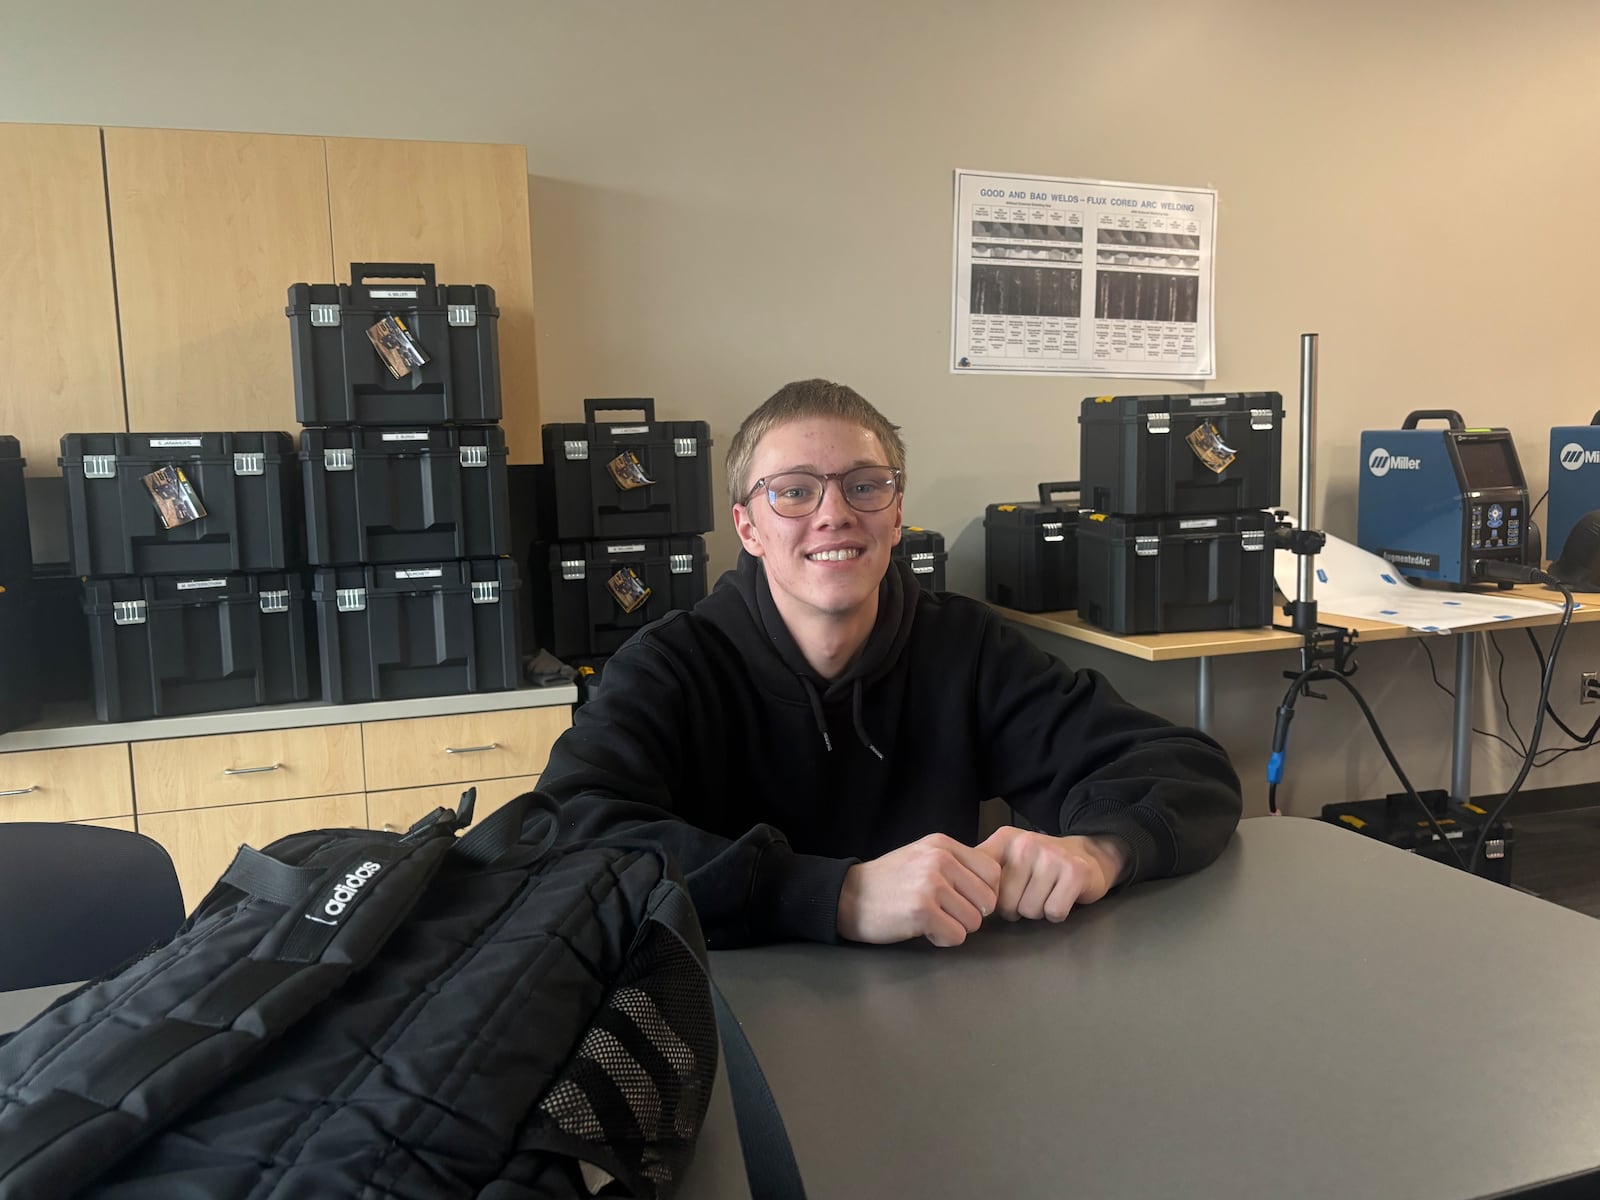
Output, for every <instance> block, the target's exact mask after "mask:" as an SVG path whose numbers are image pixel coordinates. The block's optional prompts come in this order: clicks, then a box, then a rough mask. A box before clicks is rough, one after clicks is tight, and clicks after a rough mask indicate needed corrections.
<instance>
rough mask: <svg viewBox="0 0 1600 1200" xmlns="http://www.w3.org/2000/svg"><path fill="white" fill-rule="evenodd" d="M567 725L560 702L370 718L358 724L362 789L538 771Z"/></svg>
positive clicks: (569, 718)
mask: <svg viewBox="0 0 1600 1200" xmlns="http://www.w3.org/2000/svg"><path fill="white" fill-rule="evenodd" d="M571 723H572V714H571V711H570V710H569V709H568V708H567V707H566V706H565V705H561V706H559V707H553V708H518V709H505V710H503V711H500V712H485V713H468V714H463V715H461V716H449V717H421V718H418V719H416V720H411V721H369V722H368V723H367V724H365V725H364V726H362V737H363V739H364V741H365V743H366V763H367V790H368V791H369V792H377V791H387V790H389V789H392V788H409V787H421V786H424V785H426V784H436V783H466V782H469V781H473V780H480V779H504V778H509V777H511V776H514V775H537V774H538V773H539V772H540V771H543V770H544V764H545V761H546V760H547V759H548V758H549V757H550V747H551V746H552V745H554V744H555V740H556V738H558V737H560V736H561V731H562V730H564V729H565V728H566V727H567V726H568V725H570V724H571Z"/></svg>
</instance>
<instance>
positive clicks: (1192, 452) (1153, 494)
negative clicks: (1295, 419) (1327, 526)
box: [1078, 392, 1283, 517]
mask: <svg viewBox="0 0 1600 1200" xmlns="http://www.w3.org/2000/svg"><path fill="white" fill-rule="evenodd" d="M1078 423H1079V426H1080V439H1079V458H1078V463H1079V471H1080V472H1081V473H1082V475H1083V501H1084V507H1085V508H1090V509H1093V510H1094V511H1095V512H1101V513H1109V514H1114V515H1117V516H1135V517H1142V516H1170V515H1176V514H1185V513H1221V512H1245V511H1254V510H1259V509H1264V508H1271V507H1272V506H1273V505H1275V504H1277V503H1278V492H1279V489H1280V487H1281V482H1282V473H1283V466H1282V457H1283V397H1282V396H1281V395H1279V394H1278V393H1277V392H1227V393H1221V394H1216V395H1205V396H1089V397H1086V398H1085V399H1084V401H1083V406H1082V411H1081V412H1080V413H1079V416H1078ZM1218 468H1219V469H1218Z"/></svg>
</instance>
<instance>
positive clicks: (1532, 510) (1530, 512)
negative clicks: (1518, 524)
mask: <svg viewBox="0 0 1600 1200" xmlns="http://www.w3.org/2000/svg"><path fill="white" fill-rule="evenodd" d="M1549 494H1550V489H1549V488H1545V490H1544V495H1543V496H1540V497H1539V498H1538V499H1537V500H1535V501H1534V502H1533V507H1532V508H1530V509H1529V510H1528V520H1529V521H1532V520H1533V518H1534V515H1535V514H1536V513H1538V511H1539V505H1541V504H1543V503H1544V500H1545V496H1548V495H1549Z"/></svg>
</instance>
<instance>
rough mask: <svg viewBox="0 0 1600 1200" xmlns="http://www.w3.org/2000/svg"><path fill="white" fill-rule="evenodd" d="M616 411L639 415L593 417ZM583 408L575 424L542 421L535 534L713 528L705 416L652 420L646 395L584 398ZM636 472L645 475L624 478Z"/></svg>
mask: <svg viewBox="0 0 1600 1200" xmlns="http://www.w3.org/2000/svg"><path fill="white" fill-rule="evenodd" d="M621 412H639V413H642V414H643V419H642V420H637V419H636V420H626V421H625V420H617V419H613V420H610V421H605V422H602V421H601V420H600V416H601V414H602V413H621ZM583 413H584V421H583V422H582V423H579V422H576V421H566V422H558V423H555V424H551V425H546V426H544V429H543V435H544V471H543V472H542V473H541V476H540V495H539V505H538V507H539V536H540V538H542V539H543V540H545V541H551V542H569V541H590V540H593V539H595V538H618V537H629V538H636V537H645V538H654V537H666V536H669V535H671V534H679V533H705V532H706V531H707V530H709V529H710V528H711V527H712V517H711V512H712V505H711V426H710V425H709V424H708V423H707V422H705V421H657V420H656V417H655V413H656V402H655V400H653V399H649V398H645V399H632V400H585V401H584V402H583ZM635 466H636V467H637V474H635V473H634V467H635ZM619 475H620V476H621V477H622V479H621V480H619V478H618V476H619ZM630 475H631V476H633V478H631V479H630ZM638 478H643V479H648V480H650V482H649V483H648V484H637V486H625V483H624V482H623V481H627V482H628V483H637V479H638Z"/></svg>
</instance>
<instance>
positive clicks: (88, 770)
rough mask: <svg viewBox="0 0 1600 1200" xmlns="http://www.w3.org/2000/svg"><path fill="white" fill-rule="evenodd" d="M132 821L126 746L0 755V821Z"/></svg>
mask: <svg viewBox="0 0 1600 1200" xmlns="http://www.w3.org/2000/svg"><path fill="white" fill-rule="evenodd" d="M6 792H12V793H14V794H13V795H9V796H8V795H5V793H6ZM131 815H133V780H132V777H131V776H130V775H129V774H128V745H127V743H126V742H113V743H112V744H111V745H108V746H74V747H73V748H71V749H70V750H19V751H17V752H16V753H14V754H0V821H93V820H97V819H99V818H101V817H120V816H131Z"/></svg>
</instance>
